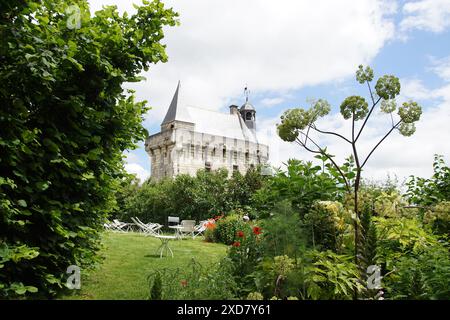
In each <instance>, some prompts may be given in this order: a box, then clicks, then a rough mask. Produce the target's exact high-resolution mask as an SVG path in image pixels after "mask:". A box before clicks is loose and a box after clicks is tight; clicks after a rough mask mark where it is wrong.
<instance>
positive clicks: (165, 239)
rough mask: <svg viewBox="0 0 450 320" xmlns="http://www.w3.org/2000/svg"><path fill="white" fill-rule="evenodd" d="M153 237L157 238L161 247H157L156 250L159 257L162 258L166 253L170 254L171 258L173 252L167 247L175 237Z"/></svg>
mask: <svg viewBox="0 0 450 320" xmlns="http://www.w3.org/2000/svg"><path fill="white" fill-rule="evenodd" d="M155 237H156V238H158V239H159V240H161V245H160V246H159V248H158V250H156V253H158V252H159V257H160V258H162V256H163V254H164V251H166V252H167V253H168V252H170V254H171V255H172V258H173V251H172V249H170V247H169V241H170V240H175V239H176V237H175V236H160V235H157V236H155Z"/></svg>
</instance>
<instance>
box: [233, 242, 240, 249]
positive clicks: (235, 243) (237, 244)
mask: <svg viewBox="0 0 450 320" xmlns="http://www.w3.org/2000/svg"><path fill="white" fill-rule="evenodd" d="M240 246H241V243H240V242H239V241H236V242H234V243H233V247H236V248H237V247H240Z"/></svg>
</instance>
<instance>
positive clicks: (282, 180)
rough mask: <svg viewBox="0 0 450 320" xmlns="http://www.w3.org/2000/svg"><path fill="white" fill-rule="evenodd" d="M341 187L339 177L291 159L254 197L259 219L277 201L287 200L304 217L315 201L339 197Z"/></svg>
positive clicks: (309, 164) (341, 190)
mask: <svg viewBox="0 0 450 320" xmlns="http://www.w3.org/2000/svg"><path fill="white" fill-rule="evenodd" d="M342 193H343V188H342V187H341V186H340V184H339V182H338V180H336V178H335V177H333V176H332V175H331V174H329V173H328V172H327V171H324V170H323V168H322V167H321V166H315V165H313V164H312V162H304V161H301V160H293V159H290V160H289V161H288V163H287V168H286V171H285V172H284V171H278V172H277V173H276V175H275V176H274V177H271V178H270V179H269V180H268V181H267V183H266V184H264V185H263V186H262V187H261V188H260V189H259V190H258V191H256V192H255V194H254V196H253V206H254V207H255V209H257V211H258V213H259V217H260V218H266V217H268V216H269V214H270V212H271V211H272V209H273V208H274V205H276V204H277V203H278V202H280V201H282V200H288V201H290V202H291V203H292V205H293V208H294V209H295V211H296V212H297V213H298V214H299V215H300V216H301V217H303V215H304V214H306V213H307V212H308V211H309V209H310V208H311V205H312V204H313V203H314V201H315V200H339V199H341V197H342Z"/></svg>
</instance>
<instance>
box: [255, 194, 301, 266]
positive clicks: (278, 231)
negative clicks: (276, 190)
mask: <svg viewBox="0 0 450 320" xmlns="http://www.w3.org/2000/svg"><path fill="white" fill-rule="evenodd" d="M261 225H262V227H263V229H264V231H265V232H264V237H263V241H262V247H263V250H264V255H265V256H266V257H275V256H280V255H288V256H290V257H295V256H297V253H298V251H299V250H300V249H301V248H302V247H305V245H306V237H305V232H304V229H303V228H302V226H301V220H300V216H299V214H298V213H297V212H296V211H294V209H293V208H292V205H291V203H290V201H288V200H284V201H282V202H279V203H278V204H277V205H275V206H274V209H273V211H272V214H271V216H270V217H269V218H266V219H264V220H262V221H261Z"/></svg>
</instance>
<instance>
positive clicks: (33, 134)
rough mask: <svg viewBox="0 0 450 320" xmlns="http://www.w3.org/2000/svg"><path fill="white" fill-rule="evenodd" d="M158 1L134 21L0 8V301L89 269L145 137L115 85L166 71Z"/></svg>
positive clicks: (125, 94)
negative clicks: (129, 152) (155, 68)
mask: <svg viewBox="0 0 450 320" xmlns="http://www.w3.org/2000/svg"><path fill="white" fill-rule="evenodd" d="M176 16H177V14H176V13H174V12H173V11H172V9H166V8H165V7H164V5H163V3H162V2H160V1H159V0H156V1H153V2H149V1H143V5H142V6H140V7H136V13H135V14H133V15H131V16H129V15H128V14H126V13H125V14H123V15H119V13H118V11H117V8H116V7H115V6H107V7H104V8H103V9H102V10H100V11H97V12H96V13H95V14H94V15H91V13H90V12H89V6H88V3H87V1H86V0H77V1H62V0H52V1H49V0H41V1H39V0H7V1H4V0H2V1H0V83H1V85H0V101H1V108H0V156H1V158H0V213H1V214H0V297H1V296H4V297H5V296H6V297H13V296H15V295H21V294H28V293H36V294H38V295H39V294H40V295H46V296H52V295H54V294H55V293H57V292H58V290H59V289H60V288H63V287H64V285H65V279H66V277H67V275H66V269H67V267H68V266H69V265H78V266H80V267H83V266H85V265H86V264H89V263H90V262H92V261H93V259H94V256H95V250H96V248H97V247H98V235H99V230H100V228H101V227H102V222H103V221H104V218H105V215H106V214H107V213H108V212H109V211H110V210H111V208H112V207H113V202H114V201H113V191H114V189H115V188H116V186H117V184H118V179H120V177H121V176H122V174H123V172H124V171H123V159H122V152H123V151H124V150H125V149H131V148H134V147H135V143H136V142H137V141H138V140H141V139H142V138H144V137H145V136H146V130H145V129H144V128H143V126H142V119H143V114H144V113H145V112H146V111H147V110H148V108H147V107H146V104H145V102H136V101H135V99H134V96H133V92H131V91H124V89H123V88H122V84H123V83H124V82H136V81H140V80H141V77H139V76H138V74H139V73H140V72H141V71H143V70H148V68H149V67H150V65H152V64H155V63H157V62H165V61H167V55H166V53H165V46H164V45H163V44H161V40H162V39H163V37H164V33H163V27H164V26H166V25H169V26H174V25H176V24H177V20H176Z"/></svg>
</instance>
